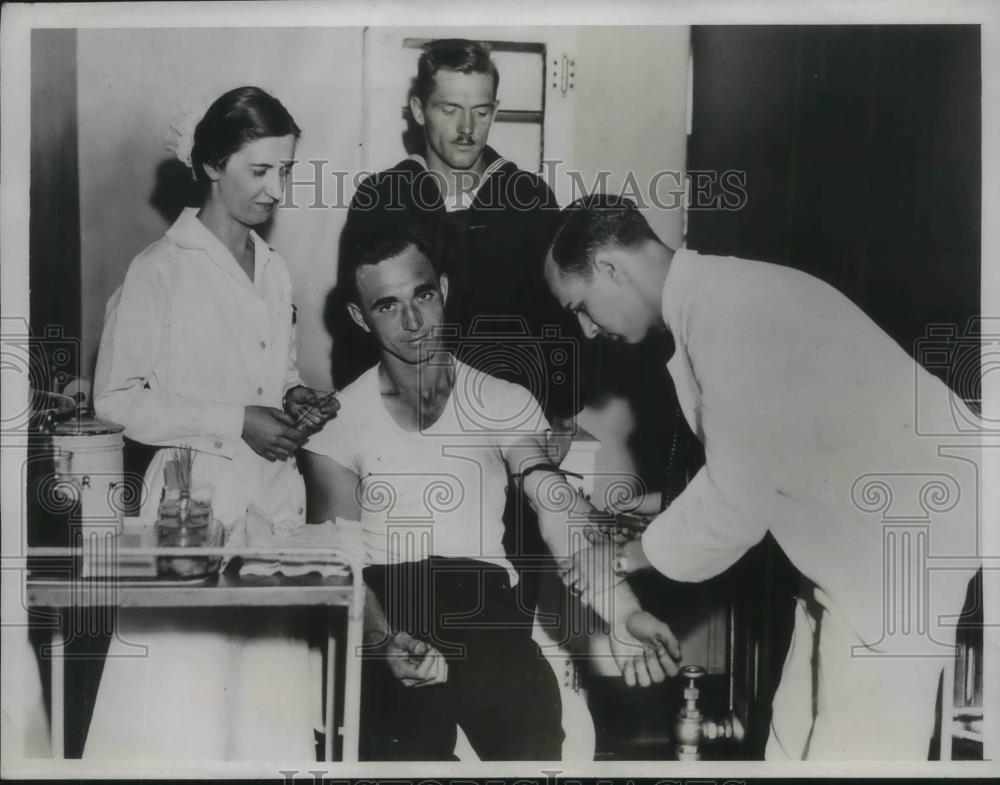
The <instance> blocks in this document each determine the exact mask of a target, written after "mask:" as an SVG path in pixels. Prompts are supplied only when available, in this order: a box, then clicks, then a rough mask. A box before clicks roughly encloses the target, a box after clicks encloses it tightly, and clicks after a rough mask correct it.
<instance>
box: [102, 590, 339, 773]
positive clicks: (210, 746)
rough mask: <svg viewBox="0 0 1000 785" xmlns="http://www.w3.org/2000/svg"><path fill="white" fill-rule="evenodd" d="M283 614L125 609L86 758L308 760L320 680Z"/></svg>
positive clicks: (107, 664) (302, 641)
mask: <svg viewBox="0 0 1000 785" xmlns="http://www.w3.org/2000/svg"><path fill="white" fill-rule="evenodd" d="M281 616H284V617H285V618H280V617H278V616H277V615H276V614H274V613H273V612H267V611H264V612H259V615H258V614H257V613H256V612H255V611H254V610H253V609H240V610H239V611H234V610H233V609H228V608H192V609H184V610H183V611H179V610H177V611H175V610H165V611H159V610H149V609H141V610H131V609H129V610H122V611H121V612H120V614H119V617H118V620H117V625H116V637H115V639H114V640H113V641H112V643H111V648H110V650H109V651H108V658H107V661H106V662H105V666H104V672H103V674H102V676H101V684H100V687H99V690H98V695H97V701H96V704H95V706H94V715H93V718H92V720H91V723H90V731H89V733H88V735H87V743H86V747H85V749H84V757H85V758H87V759H91V760H106V759H112V760H113V759H140V760H141V759H145V760H277V759H295V760H314V759H315V746H314V739H313V719H314V710H313V707H314V701H313V697H314V693H317V694H318V692H319V684H318V683H316V682H315V681H313V679H312V677H311V669H310V662H309V648H308V645H307V643H306V640H305V638H304V637H303V636H301V635H299V634H296V633H297V632H299V631H298V630H295V629H293V628H292V627H293V625H291V624H289V623H287V619H288V616H287V613H282V614H281ZM130 644H132V645H130ZM135 644H138V645H142V646H145V647H146V655H145V656H136V654H137V653H138V652H139V651H140V650H138V649H137V648H136V647H135Z"/></svg>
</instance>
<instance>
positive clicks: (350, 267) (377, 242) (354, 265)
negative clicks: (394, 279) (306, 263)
mask: <svg viewBox="0 0 1000 785" xmlns="http://www.w3.org/2000/svg"><path fill="white" fill-rule="evenodd" d="M410 247H413V248H416V249H417V250H418V251H420V253H422V254H423V255H424V256H426V257H427V259H428V261H430V263H431V267H432V268H433V269H434V274H435V275H440V274H441V271H440V270H439V268H438V265H437V264H436V263H435V258H434V257H435V254H434V253H433V251H432V250H431V249H432V244H431V241H430V239H429V237H428V236H427V235H426V233H425V230H424V229H423V227H422V226H420V225H419V224H416V223H414V222H410V221H397V222H393V223H389V224H386V225H384V226H380V227H379V228H378V229H373V230H371V231H367V232H364V233H360V234H358V235H356V236H354V237H351V238H350V242H349V243H348V244H347V247H346V248H344V260H343V261H344V263H343V264H342V265H341V267H340V270H341V272H340V274H341V275H343V276H345V277H344V280H343V281H338V285H342V286H343V292H344V295H345V297H346V302H353V303H358V270H360V269H361V268H362V267H366V266H369V265H375V264H378V263H379V262H384V261H385V260H386V259H392V258H393V257H394V256H399V255H400V254H401V253H403V251H405V250H406V249H407V248H410Z"/></svg>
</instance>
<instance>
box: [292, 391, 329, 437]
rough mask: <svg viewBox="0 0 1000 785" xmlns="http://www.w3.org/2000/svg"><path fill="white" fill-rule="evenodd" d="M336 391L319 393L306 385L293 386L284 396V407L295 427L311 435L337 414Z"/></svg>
mask: <svg viewBox="0 0 1000 785" xmlns="http://www.w3.org/2000/svg"><path fill="white" fill-rule="evenodd" d="M339 408H340V402H339V401H338V400H337V391H336V390H331V391H330V392H328V393H321V392H318V391H317V390H312V389H310V388H308V387H302V386H300V387H293V388H292V389H291V390H289V391H288V393H287V395H286V396H285V409H286V411H287V412H288V414H289V415H291V416H292V418H293V419H294V420H295V428H296V429H297V430H299V431H301V432H302V433H304V434H305V435H306V436H312V435H313V434H314V433H316V432H317V431H319V430H321V429H322V428H323V426H324V425H326V423H327V422H328V421H329V420H331V419H333V418H334V417H335V416H336V415H337V410H338V409H339Z"/></svg>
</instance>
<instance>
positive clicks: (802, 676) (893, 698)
mask: <svg viewBox="0 0 1000 785" xmlns="http://www.w3.org/2000/svg"><path fill="white" fill-rule="evenodd" d="M817 636H818V639H817ZM859 645H860V641H859V640H858V637H857V635H855V634H854V632H853V631H852V630H851V629H850V628H849V627H848V626H847V625H846V624H845V623H844V622H843V620H842V619H841V618H840V616H839V615H838V614H836V613H831V612H830V611H829V610H827V609H826V608H823V609H822V610H821V613H820V616H819V617H818V618H817V617H816V616H815V615H813V614H812V613H810V611H809V610H808V606H807V603H806V601H805V600H802V599H799V600H798V601H797V605H796V608H795V629H794V632H793V636H792V642H791V645H790V646H789V650H788V656H787V658H786V660H785V666H784V669H783V670H782V673H781V683H780V684H779V685H778V689H777V692H776V693H775V696H774V704H773V714H772V720H771V733H770V736H769V738H768V741H767V747H766V749H765V752H764V757H765V759H766V760H927V757H928V752H929V748H930V741H931V736H932V735H933V732H934V723H935V703H936V700H937V693H938V680H939V676H940V673H941V669H942V667H943V665H944V661H943V660H942V659H941V658H940V657H938V658H914V657H899V656H896V657H889V656H868V657H863V656H857V655H858V651H855V649H856V647H858V646H859ZM864 651H865V652H868V651H870V650H864Z"/></svg>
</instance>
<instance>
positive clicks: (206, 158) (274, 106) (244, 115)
mask: <svg viewBox="0 0 1000 785" xmlns="http://www.w3.org/2000/svg"><path fill="white" fill-rule="evenodd" d="M288 134H292V135H293V136H294V137H295V138H296V139H298V138H299V137H300V136H301V135H302V131H301V130H300V129H299V127H298V126H297V125H296V124H295V120H294V119H292V116H291V115H290V114H289V113H288V110H287V109H285V107H284V106H283V105H282V103H281V101H279V100H278V99H277V98H275V97H274V96H272V95H269V94H268V93H265V92H264V91H263V90H261V89H260V88H259V87H251V86H247V87H237V88H236V89H234V90H230V91H229V92H227V93H223V94H222V95H220V96H219V97H218V98H216V99H215V101H213V102H212V105H211V106H210V107H208V111H207V112H205V116H204V117H202V118H201V120H200V121H199V122H198V125H197V127H196V128H195V130H194V146H193V147H192V148H191V165H192V167H193V169H194V175H195V177H196V178H197V179H198V181H199V182H202V183H205V182H207V181H208V175H207V174H206V173H205V164H209V165H211V166H213V167H216V168H222V167H224V166H225V165H226V161H228V160H229V156H231V155H233V153H236V152H238V151H239V150H240V148H242V147H243V146H244V145H246V144H248V143H250V142H254V141H256V140H258V139H263V138H265V137H268V136H288Z"/></svg>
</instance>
